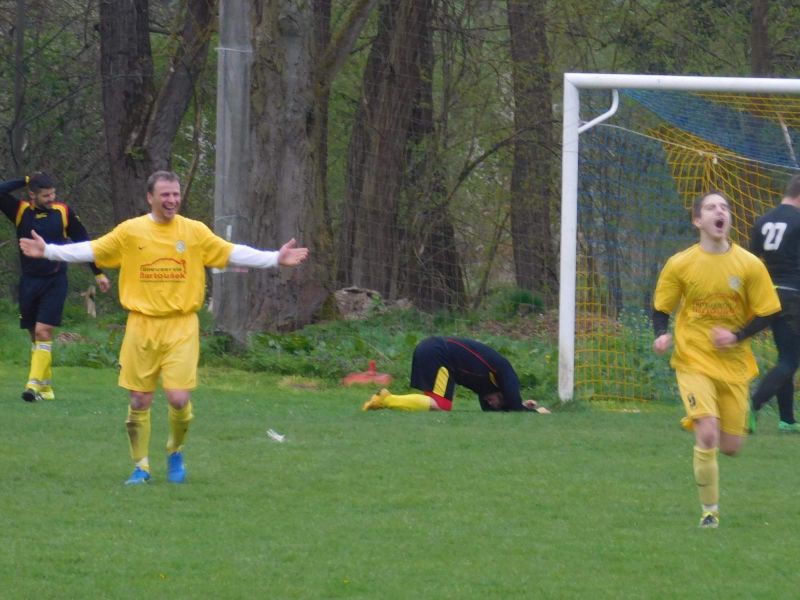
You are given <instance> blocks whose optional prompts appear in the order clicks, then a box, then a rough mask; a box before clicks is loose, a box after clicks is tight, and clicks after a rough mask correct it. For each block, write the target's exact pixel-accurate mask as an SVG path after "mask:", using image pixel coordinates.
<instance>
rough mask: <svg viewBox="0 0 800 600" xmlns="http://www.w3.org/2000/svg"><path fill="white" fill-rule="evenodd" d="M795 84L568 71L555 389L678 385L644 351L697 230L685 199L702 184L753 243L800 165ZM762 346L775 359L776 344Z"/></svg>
mask: <svg viewBox="0 0 800 600" xmlns="http://www.w3.org/2000/svg"><path fill="white" fill-rule="evenodd" d="M571 78H574V79H572V80H571ZM799 84H800V82H797V81H789V80H775V79H773V80H763V79H739V78H695V77H657V76H611V75H607V76H604V75H594V76H592V75H575V74H568V75H566V76H565V95H564V97H565V102H564V113H565V116H564V158H563V173H562V176H563V197H562V240H561V245H562V246H561V248H562V256H561V260H562V263H561V298H560V315H559V318H560V323H559V338H560V339H559V351H560V355H559V395H560V396H561V398H562V400H568V399H570V398H572V397H573V396H577V397H579V398H582V399H591V400H601V401H622V402H627V401H643V400H651V399H656V398H660V397H668V396H672V395H674V394H673V391H672V387H673V383H672V381H673V379H672V375H671V372H670V371H669V369H668V368H667V367H666V361H665V360H664V359H663V357H657V356H655V355H654V353H653V352H652V349H651V348H652V341H653V334H652V327H651V325H650V314H651V310H652V292H653V289H654V288H655V283H656V279H657V277H658V274H659V272H660V270H661V268H662V267H663V265H664V262H665V260H666V259H667V258H668V257H669V256H670V255H672V254H674V253H675V252H676V251H678V250H680V249H683V248H686V247H688V246H689V245H691V244H693V243H695V242H696V241H697V233H696V230H695V228H694V227H693V226H692V224H691V222H690V213H689V208H690V207H691V203H692V201H693V200H694V198H695V197H697V196H698V195H700V194H701V193H702V192H704V191H708V190H710V189H720V190H722V191H724V192H725V193H726V194H727V195H728V197H730V198H731V199H732V202H733V206H732V212H733V225H732V230H731V237H732V239H733V240H734V241H735V242H737V243H739V244H741V245H743V246H744V247H748V245H749V233H750V228H751V226H752V223H753V221H754V219H755V217H757V216H759V215H761V214H762V213H764V212H766V211H767V210H768V209H769V208H771V207H773V206H774V205H775V204H776V203H777V202H779V201H780V198H781V196H782V192H783V188H784V186H785V184H786V181H787V180H788V178H789V177H790V176H791V175H792V174H794V173H796V172H798V170H800V169H798V154H800V85H799ZM578 90H580V92H578ZM611 90H614V91H613V106H612V109H610V110H607V109H608V107H609V104H610V102H611V100H612V93H611ZM603 111H607V112H606V114H604V115H602V116H600V117H598V118H597V119H596V121H597V122H596V123H592V122H590V123H588V124H583V125H581V123H582V122H581V121H580V120H579V119H580V117H578V116H577V115H578V114H580V115H591V116H595V115H601V113H603ZM579 132H580V133H579ZM578 135H579V136H580V137H579V141H578ZM756 345H757V354H759V355H760V356H761V357H762V358H770V356H767V355H769V353H771V352H772V349H771V344H768V343H760V344H759V343H757V344H756Z"/></svg>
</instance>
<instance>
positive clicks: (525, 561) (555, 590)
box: [0, 361, 800, 600]
mask: <svg viewBox="0 0 800 600" xmlns="http://www.w3.org/2000/svg"><path fill="white" fill-rule="evenodd" d="M24 377H25V369H24V368H23V366H21V365H16V364H10V363H9V362H6V361H4V362H2V363H0V381H2V384H0V398H2V401H0V423H2V436H0V474H2V484H0V532H2V533H1V534H0V535H2V540H3V542H2V544H0V597H2V598H4V599H7V598H8V599H17V598H20V599H23V598H25V599H27V598H37V599H44V598H59V599H61V598H112V599H113V598H136V599H141V598H215V599H216V598H314V599H316V598H365V599H373V598H415V599H417V598H437V599H438V598H454V599H459V600H460V599H470V598H475V599H485V598H502V599H506V598H700V597H707V598H713V597H718V598H793V597H796V595H797V591H796V576H795V568H794V564H793V559H792V557H793V556H794V555H795V552H796V543H797V539H798V533H799V532H798V528H799V527H800V514H798V513H799V512H800V508H798V506H800V503H798V499H799V498H798V496H799V495H800V491H798V490H799V489H800V488H798V485H797V475H796V460H795V457H796V455H797V453H798V450H799V449H800V436H796V437H787V436H779V435H778V433H777V431H776V428H775V418H774V414H772V415H765V417H764V418H762V423H761V429H760V431H759V433H758V435H757V436H754V437H753V438H752V439H751V440H749V441H748V444H747V445H746V447H745V451H744V452H743V455H742V456H741V457H738V458H736V459H730V458H728V457H722V458H721V460H720V464H721V476H722V510H723V512H722V526H721V528H720V529H719V530H716V531H710V530H709V531H706V530H702V531H701V530H699V529H698V528H697V520H698V518H699V512H698V506H697V499H696V494H695V490H694V484H693V481H692V473H691V446H692V440H691V437H690V436H689V434H686V433H684V432H682V431H681V430H680V429H679V427H678V418H679V417H680V409H679V407H678V406H677V404H675V405H663V404H662V405H653V406H650V407H647V406H643V407H640V408H641V409H642V412H623V411H616V412H612V411H603V410H598V409H596V408H592V407H589V406H587V405H585V404H579V405H574V406H570V407H568V408H564V409H560V410H558V411H557V412H556V414H554V415H552V416H549V417H540V416H535V415H528V414H483V413H481V412H480V411H479V410H478V405H477V401H475V400H474V398H473V397H472V395H471V394H469V393H464V392H463V391H462V393H461V394H460V395H459V397H458V399H457V402H456V405H455V409H454V411H453V412H452V413H450V414H436V413H413V414H412V413H398V412H392V411H376V412H370V413H363V412H361V411H360V410H359V407H360V404H361V403H362V402H363V401H364V400H366V398H367V397H368V395H369V394H370V393H371V392H372V390H369V389H362V388H342V387H339V386H338V385H336V384H335V383H334V382H332V381H331V382H324V381H322V382H320V381H313V380H304V379H302V378H298V377H294V378H281V377H279V376H275V375H270V374H266V373H249V372H245V371H235V370H230V369H222V368H203V369H202V370H201V381H202V384H201V386H200V388H199V389H198V391H197V393H196V394H195V396H194V405H195V415H196V418H195V421H194V422H193V424H192V429H191V433H190V437H189V440H188V444H187V448H186V460H187V468H188V472H189V479H188V482H187V483H186V484H185V485H183V486H174V485H169V484H167V483H165V479H164V460H163V457H162V454H161V451H160V449H161V448H162V447H163V444H164V442H165V439H166V430H165V420H166V414H165V413H166V409H165V406H164V401H163V397H161V396H159V397H158V398H157V400H156V403H155V407H154V411H153V443H152V449H153V451H152V455H153V456H152V462H153V480H152V482H151V483H150V484H149V485H147V486H143V487H140V488H126V487H125V486H123V485H122V482H123V481H124V479H125V478H126V477H127V475H128V474H129V472H130V470H131V464H130V461H129V459H128V450H127V439H126V435H125V431H124V425H123V421H124V418H125V413H126V405H127V399H126V397H125V393H124V392H123V391H122V390H120V389H119V388H117V387H116V384H115V378H116V373H115V371H114V370H113V369H111V368H103V369H90V368H84V367H63V366H62V367H58V368H57V370H56V381H57V392H58V394H59V399H58V400H57V401H55V402H49V403H40V404H33V405H31V404H25V403H23V402H22V401H20V400H19V392H20V390H21V387H20V382H21V381H23V380H24ZM398 387H402V384H398ZM268 428H273V429H275V430H277V431H279V432H280V433H283V434H285V435H286V436H287V437H286V441H285V442H284V443H282V444H281V443H276V442H274V441H272V440H270V439H269V438H268V437H267V436H266V434H265V432H266V430H267V429H268Z"/></svg>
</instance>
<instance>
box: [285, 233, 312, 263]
mask: <svg viewBox="0 0 800 600" xmlns="http://www.w3.org/2000/svg"><path fill="white" fill-rule="evenodd" d="M296 246H297V242H296V241H295V239H294V238H292V239H290V240H289V241H288V242H286V243H285V244H284V245H283V246H281V249H280V250H279V251H278V264H279V265H284V266H286V267H296V266H297V265H299V264H300V263H302V262H303V261H305V259H307V258H308V248H296Z"/></svg>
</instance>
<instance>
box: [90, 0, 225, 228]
mask: <svg viewBox="0 0 800 600" xmlns="http://www.w3.org/2000/svg"><path fill="white" fill-rule="evenodd" d="M215 10H216V0H188V1H187V3H186V14H185V16H184V18H183V28H182V30H181V32H180V36H179V38H178V45H177V47H176V50H175V54H174V55H173V57H172V60H171V64H170V68H169V70H168V72H167V73H166V75H165V76H164V78H163V83H162V85H161V87H160V89H157V88H156V84H155V80H154V75H155V74H154V67H153V56H152V53H151V48H150V19H149V4H148V1H147V0H101V1H100V71H101V74H102V77H103V120H104V123H105V133H106V144H107V147H108V154H109V166H110V172H111V190H112V198H111V201H112V204H113V207H114V219H115V221H116V222H120V221H123V220H125V219H127V218H130V217H133V216H137V215H139V214H142V213H143V212H146V211H147V204H146V202H145V194H144V191H145V181H146V180H147V177H148V176H149V175H150V174H151V173H152V172H153V171H155V170H158V169H168V168H169V166H170V154H171V151H172V143H173V141H174V139H175V136H176V135H177V132H178V128H179V126H180V123H181V119H182V118H183V115H184V113H185V112H186V108H187V107H188V105H189V101H190V99H191V96H192V93H193V89H194V85H195V82H196V81H197V78H198V76H199V74H200V73H201V72H202V70H203V68H204V65H205V60H206V56H207V54H208V43H209V40H210V38H211V23H212V20H213V18H214V15H215Z"/></svg>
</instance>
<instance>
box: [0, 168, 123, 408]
mask: <svg viewBox="0 0 800 600" xmlns="http://www.w3.org/2000/svg"><path fill="white" fill-rule="evenodd" d="M26 183H27V185H28V194H27V198H25V199H23V200H18V199H17V198H15V197H14V196H12V195H11V192H13V191H15V190H17V189H19V188H22V187H24V186H25V184H26ZM0 210H2V211H3V214H5V215H6V216H7V217H8V218H9V220H10V221H11V222H12V223H13V224H14V226H15V227H16V231H17V239H21V238H26V237H31V231H36V233H38V234H39V235H40V236H41V237H42V238H44V240H45V241H46V242H47V243H49V244H64V243H66V242H69V241H73V242H83V241H86V240H88V239H89V234H88V233H87V231H86V228H85V227H84V226H83V223H81V221H80V219H78V215H77V214H75V211H74V210H72V209H71V208H70V207H69V206H67V205H66V204H64V203H63V202H59V201H57V200H56V184H55V181H54V180H53V178H52V177H51V176H50V175H48V174H47V173H35V174H34V175H32V176H31V177H23V178H20V179H12V180H10V181H5V182H3V183H0ZM20 263H21V267H22V269H21V270H22V275H21V277H20V280H19V314H20V322H19V324H20V327H21V328H22V329H27V330H28V332H29V334H30V338H31V344H32V346H31V366H30V372H29V373H28V381H27V383H26V384H25V389H24V391H23V392H22V399H23V400H26V401H27V402H34V401H36V400H53V399H55V392H54V391H53V384H52V367H51V365H52V350H53V330H54V329H55V328H56V327H58V326H59V325H61V316H62V314H63V312H64V301H65V300H66V298H67V265H66V264H65V263H61V262H55V261H51V260H46V259H44V258H30V257H28V256H25V255H24V254H23V253H22V252H20ZM89 267H90V268H91V269H92V272H93V273H94V275H95V280H96V281H97V285H98V287H99V288H100V290H101V291H103V292H106V291H108V289H109V288H110V287H111V284H110V283H109V281H108V278H107V277H106V276H105V275H104V274H103V272H102V271H101V270H100V269H98V268H97V266H96V265H95V264H94V263H89Z"/></svg>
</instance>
